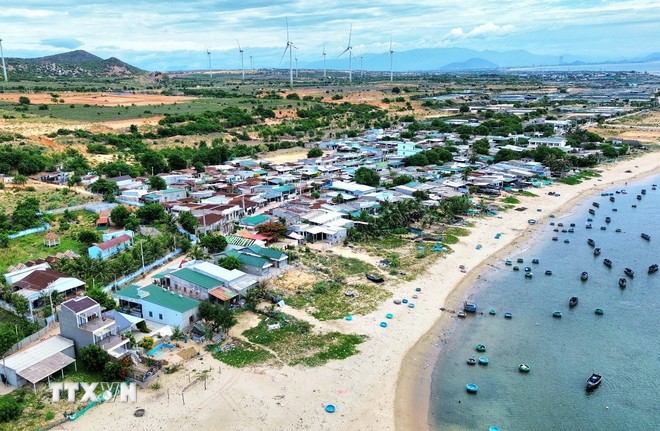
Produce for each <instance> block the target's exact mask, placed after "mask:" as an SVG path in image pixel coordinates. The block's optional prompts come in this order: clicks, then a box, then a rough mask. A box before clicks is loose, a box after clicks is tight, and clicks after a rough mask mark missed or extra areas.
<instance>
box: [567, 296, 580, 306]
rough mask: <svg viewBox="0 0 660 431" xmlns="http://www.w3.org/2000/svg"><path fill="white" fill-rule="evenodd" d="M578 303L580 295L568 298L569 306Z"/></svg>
mask: <svg viewBox="0 0 660 431" xmlns="http://www.w3.org/2000/svg"><path fill="white" fill-rule="evenodd" d="M577 303H578V297H577V296H571V299H569V300H568V306H569V307H575V306H576V305H577Z"/></svg>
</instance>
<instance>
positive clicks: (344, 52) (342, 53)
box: [337, 48, 350, 58]
mask: <svg viewBox="0 0 660 431" xmlns="http://www.w3.org/2000/svg"><path fill="white" fill-rule="evenodd" d="M349 49H350V48H346V49H345V50H343V51H342V52H341V54H339V55H338V56H337V58H339V57H341V56H342V55H344V54H346V51H348V50H349Z"/></svg>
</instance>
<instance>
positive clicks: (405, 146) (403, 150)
mask: <svg viewBox="0 0 660 431" xmlns="http://www.w3.org/2000/svg"><path fill="white" fill-rule="evenodd" d="M422 151H424V150H422V149H421V148H418V147H417V145H416V144H415V143H414V142H399V143H397V144H396V155H397V156H399V157H410V156H414V155H415V154H417V153H420V152H422Z"/></svg>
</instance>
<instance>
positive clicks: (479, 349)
mask: <svg viewBox="0 0 660 431" xmlns="http://www.w3.org/2000/svg"><path fill="white" fill-rule="evenodd" d="M474 348H475V350H476V351H477V352H485V351H486V346H485V345H483V344H477V345H476V346H474Z"/></svg>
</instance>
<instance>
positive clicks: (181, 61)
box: [6, 48, 660, 79]
mask: <svg viewBox="0 0 660 431" xmlns="http://www.w3.org/2000/svg"><path fill="white" fill-rule="evenodd" d="M251 52H253V53H254V54H255V58H259V59H260V64H259V66H258V67H259V68H280V69H285V68H287V62H286V61H284V62H281V63H278V62H277V60H273V61H272V63H273V64H269V63H270V62H271V61H269V60H268V59H269V58H271V57H272V54H273V53H272V52H271V50H265V49H263V48H262V49H255V50H253V51H251ZM199 57H200V53H199V52H192V51H183V52H181V51H179V52H175V53H167V54H163V55H160V56H159V59H160V63H159V67H160V68H161V69H162V71H174V70H180V71H181V70H191V69H193V70H194V69H196V68H197V70H199V69H203V68H200V67H199V66H195V65H198V64H199ZM328 57H330V58H328ZM142 58H144V57H142ZM212 58H213V69H216V70H230V69H234V70H236V69H239V68H240V66H239V65H240V63H238V64H237V55H236V52H235V50H227V51H217V52H214V53H213V57H212ZM317 58H318V60H315V61H304V59H303V58H300V62H299V67H300V69H316V70H322V69H323V68H324V62H323V60H322V57H321V55H319V56H318V57H317ZM326 58H327V61H326V62H325V67H326V68H327V69H328V70H347V69H348V56H347V55H344V56H343V57H339V58H337V57H331V55H330V53H328V56H327V57H326ZM6 60H7V69H8V72H9V73H10V76H11V75H14V76H15V77H16V78H20V79H30V78H59V77H64V78H86V77H89V78H99V77H127V78H128V77H135V76H139V75H143V74H146V73H147V72H146V71H145V70H143V69H141V68H138V67H135V66H132V65H131V64H128V63H125V62H123V61H121V60H119V59H118V58H115V57H110V58H108V59H105V60H104V59H102V58H101V57H98V56H96V55H93V54H90V53H89V52H87V51H83V50H76V51H71V52H65V53H62V54H56V55H49V56H46V57H38V58H7V59H6ZM136 61H138V62H139V61H140V59H137V60H136ZM654 61H660V52H655V53H652V54H648V55H645V56H641V57H635V58H629V59H625V58H620V59H612V58H602V57H587V56H574V55H563V56H557V55H539V54H533V53H530V52H528V51H525V50H511V51H492V50H484V51H477V50H472V49H466V48H422V49H413V50H409V51H401V52H395V53H394V54H393V70H394V72H399V73H401V72H460V71H477V70H481V71H488V70H495V69H507V68H518V67H534V66H562V65H564V66H573V65H588V64H599V65H602V64H627V63H632V64H634V63H642V62H654ZM202 64H203V63H202ZM237 66H238V67H237ZM142 67H144V68H145V69H149V68H150V67H149V65H148V64H144V65H143V66H142ZM152 67H153V66H152ZM246 69H247V67H246ZM352 69H353V71H354V72H357V73H359V71H360V70H364V71H389V70H390V54H389V53H388V52H385V53H381V54H370V53H365V54H363V55H359V56H355V55H354V57H353V59H352ZM631 69H634V68H631ZM203 70H205V69H203Z"/></svg>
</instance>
